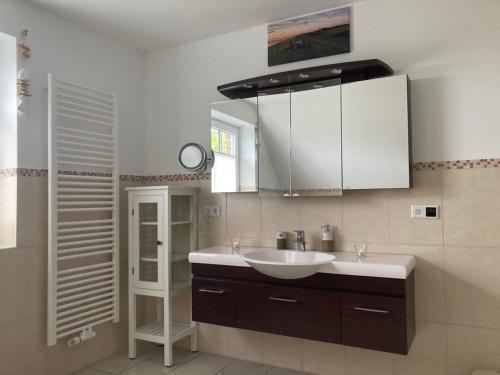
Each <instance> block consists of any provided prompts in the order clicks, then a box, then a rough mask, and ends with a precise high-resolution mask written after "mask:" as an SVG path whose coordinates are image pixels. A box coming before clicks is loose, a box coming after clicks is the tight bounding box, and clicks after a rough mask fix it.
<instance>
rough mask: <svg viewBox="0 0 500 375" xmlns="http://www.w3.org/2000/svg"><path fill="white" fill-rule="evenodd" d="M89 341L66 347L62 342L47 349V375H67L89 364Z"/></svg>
mask: <svg viewBox="0 0 500 375" xmlns="http://www.w3.org/2000/svg"><path fill="white" fill-rule="evenodd" d="M89 345H92V343H91V341H89V342H85V343H82V344H80V345H76V346H72V347H68V346H67V345H66V343H65V342H64V340H61V341H59V342H58V343H57V345H55V346H51V347H49V348H47V375H49V374H50V375H67V374H69V373H71V372H72V371H75V370H78V369H80V368H82V367H83V366H85V365H87V364H88V363H89V361H88V359H87V358H88V357H87V349H88V346H89Z"/></svg>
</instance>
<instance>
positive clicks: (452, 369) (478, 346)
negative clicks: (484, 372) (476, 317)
mask: <svg viewBox="0 0 500 375" xmlns="http://www.w3.org/2000/svg"><path fill="white" fill-rule="evenodd" d="M448 346H449V347H448V351H449V371H448V374H449V375H470V374H472V371H473V370H475V369H492V370H496V371H500V331H494V330H488V329H480V328H473V327H462V326H454V325H449V326H448Z"/></svg>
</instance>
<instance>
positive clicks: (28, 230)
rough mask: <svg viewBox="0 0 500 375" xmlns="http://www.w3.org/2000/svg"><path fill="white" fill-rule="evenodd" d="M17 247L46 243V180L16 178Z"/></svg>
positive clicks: (40, 178) (43, 178) (42, 178)
mask: <svg viewBox="0 0 500 375" xmlns="http://www.w3.org/2000/svg"><path fill="white" fill-rule="evenodd" d="M17 189H18V199H17V201H18V209H17V214H18V221H17V222H18V226H17V246H18V247H26V246H32V245H41V244H46V243H47V230H48V229H47V228H48V227H47V221H48V220H47V215H48V213H47V212H48V206H47V199H48V195H47V194H48V193H47V178H46V177H18V187H17Z"/></svg>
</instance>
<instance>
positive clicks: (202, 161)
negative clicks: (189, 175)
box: [179, 143, 207, 172]
mask: <svg viewBox="0 0 500 375" xmlns="http://www.w3.org/2000/svg"><path fill="white" fill-rule="evenodd" d="M179 163H180V165H181V166H182V168H184V169H186V170H188V171H191V172H196V171H203V170H205V169H206V164H207V153H206V151H205V149H204V148H203V146H201V145H200V144H198V143H188V144H185V145H184V146H182V148H181V150H180V151H179Z"/></svg>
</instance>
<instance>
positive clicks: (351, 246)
mask: <svg viewBox="0 0 500 375" xmlns="http://www.w3.org/2000/svg"><path fill="white" fill-rule="evenodd" d="M360 242H361V241H360ZM364 243H365V244H366V251H368V254H369V253H387V252H390V249H391V245H390V244H389V243H372V242H364ZM357 244H359V242H340V243H336V244H335V251H347V252H355V251H356V245H357Z"/></svg>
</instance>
